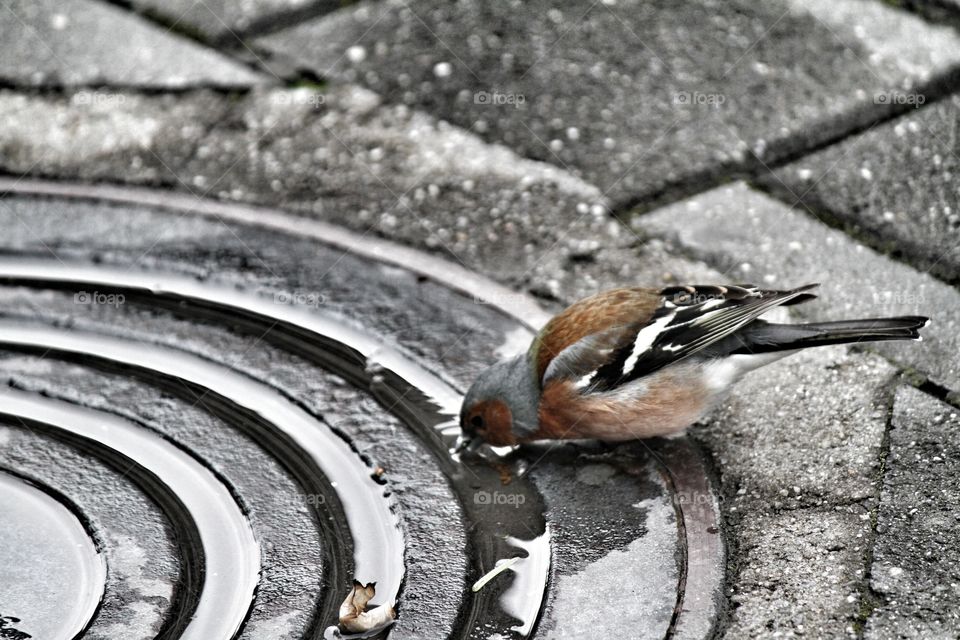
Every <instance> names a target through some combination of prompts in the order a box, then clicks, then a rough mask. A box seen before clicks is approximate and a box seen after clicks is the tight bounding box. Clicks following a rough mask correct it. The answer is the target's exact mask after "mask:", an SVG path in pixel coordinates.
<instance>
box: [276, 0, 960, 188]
mask: <svg viewBox="0 0 960 640" xmlns="http://www.w3.org/2000/svg"><path fill="white" fill-rule="evenodd" d="M257 44H258V45H259V46H261V47H265V48H267V49H269V50H270V51H273V52H276V53H281V54H285V55H287V56H289V57H292V58H294V59H295V60H297V61H298V62H300V63H301V64H305V65H308V66H309V67H310V68H311V69H313V70H314V71H315V72H317V73H319V74H321V75H324V76H328V77H333V78H337V79H340V80H345V81H347V82H355V83H361V84H365V85H366V86H368V87H370V88H372V89H374V90H375V91H377V92H378V93H380V94H381V95H383V96H385V98H386V99H387V100H388V101H391V102H397V103H403V104H408V105H411V106H417V107H419V108H422V109H424V110H426V111H429V112H431V113H433V114H435V115H437V116H438V117H440V118H443V119H446V120H448V121H450V122H454V123H456V124H458V125H460V126H462V127H464V128H466V129H469V130H471V131H473V132H475V133H477V134H479V135H481V136H482V137H484V138H485V139H486V140H489V141H495V142H502V143H504V144H507V145H508V146H510V147H512V148H513V149H515V150H517V151H518V152H519V153H520V154H521V155H524V156H526V157H531V158H534V159H538V160H544V161H547V162H552V163H555V164H558V165H560V166H564V167H570V168H571V170H572V171H574V172H575V173H578V174H579V175H582V176H583V177H585V178H586V179H587V180H589V181H591V182H593V183H594V184H596V185H598V186H599V187H600V189H601V190H602V191H603V192H604V193H605V194H609V195H610V197H611V198H612V199H613V200H614V201H615V202H616V203H618V204H625V203H630V202H634V201H637V200H648V199H651V198H656V197H657V196H659V195H660V194H662V192H663V191H664V190H665V189H669V188H671V186H676V185H681V186H684V185H685V186H686V188H695V186H696V185H697V184H700V183H701V182H702V180H703V179H708V178H713V179H716V178H720V177H722V176H724V175H726V174H728V173H729V172H730V171H733V170H737V169H742V168H744V167H745V166H748V165H750V164H751V160H750V154H751V153H755V154H757V155H758V156H760V157H761V158H763V159H764V161H766V162H769V161H770V160H771V159H775V158H778V157H782V156H783V155H784V154H786V153H791V152H796V151H797V150H799V149H803V148H807V147H808V146H809V145H811V144H816V143H818V142H822V141H824V140H827V139H829V138H830V137H831V136H835V135H837V134H838V133H839V132H841V131H843V130H845V129H846V128H847V127H849V126H850V124H851V123H853V122H866V121H869V120H872V119H873V117H875V116H876V115H877V114H878V113H882V112H885V111H886V110H887V108H888V106H887V105H883V104H876V103H875V102H874V96H875V95H878V94H884V95H885V94H887V93H889V92H890V91H893V90H903V89H905V88H907V87H910V86H912V85H914V84H916V83H918V82H924V81H926V80H927V79H929V78H931V77H933V76H937V75H938V74H940V73H943V72H945V71H947V70H948V69H949V68H950V67H951V66H952V65H955V64H956V63H957V62H960V38H958V36H957V35H956V34H955V33H954V32H952V31H950V30H949V29H947V28H943V27H936V26H932V25H929V24H926V23H924V22H923V21H922V20H921V19H920V18H918V17H916V16H913V15H910V14H908V13H905V12H898V11H896V10H894V9H892V8H890V7H887V6H884V5H883V4H882V3H880V2H875V1H874V0H817V1H816V2H801V1H800V0H786V1H778V2H764V3H756V2H735V3H718V2H714V1H712V0H699V1H695V2H682V3H676V2H668V1H666V0H663V1H661V2H654V3H650V2H641V1H640V0H627V1H621V2H612V1H611V2H597V3H593V4H590V5H581V4H580V3H575V2H563V3H559V4H558V3H554V2H546V1H543V2H535V3H520V2H508V3H487V2H481V1H478V0H472V1H464V2H444V1H441V0H421V1H418V2H405V1H404V0H388V1H386V2H362V3H359V4H358V5H357V6H355V7H349V8H346V9H343V10H341V11H339V12H337V13H335V14H332V15H329V16H325V17H322V18H319V19H316V20H313V21H311V22H308V23H304V24H303V25H299V26H297V27H294V28H292V29H290V30H288V31H282V32H279V33H276V34H273V35H270V36H267V37H265V38H262V39H260V40H258V41H257Z"/></svg>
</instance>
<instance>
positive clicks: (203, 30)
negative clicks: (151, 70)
mask: <svg viewBox="0 0 960 640" xmlns="http://www.w3.org/2000/svg"><path fill="white" fill-rule="evenodd" d="M130 3H131V4H132V5H133V7H134V9H136V10H137V11H140V12H143V13H147V14H150V15H152V16H156V17H159V18H160V19H161V20H162V22H164V23H166V24H172V25H173V28H174V29H187V30H194V31H197V32H199V33H200V34H201V35H202V36H203V37H205V38H208V39H211V40H218V41H223V42H227V43H229V42H231V41H233V42H235V41H236V40H237V39H238V38H239V37H240V36H241V35H243V34H244V33H245V32H246V31H248V30H249V29H251V27H254V26H255V25H257V24H262V23H263V22H265V21H269V20H271V19H276V17H277V16H283V17H287V16H290V15H294V16H295V15H297V14H298V13H300V12H304V11H309V10H311V9H312V8H314V7H320V9H316V10H317V11H320V10H322V8H323V7H329V9H330V10H332V9H335V8H338V7H339V6H340V3H339V2H334V1H333V0H319V1H318V0H240V1H239V2H238V1H237V0H130Z"/></svg>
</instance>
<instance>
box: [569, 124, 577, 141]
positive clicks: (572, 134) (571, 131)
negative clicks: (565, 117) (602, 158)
mask: <svg viewBox="0 0 960 640" xmlns="http://www.w3.org/2000/svg"><path fill="white" fill-rule="evenodd" d="M567 139H568V140H579V139H580V130H579V129H577V128H576V127H567Z"/></svg>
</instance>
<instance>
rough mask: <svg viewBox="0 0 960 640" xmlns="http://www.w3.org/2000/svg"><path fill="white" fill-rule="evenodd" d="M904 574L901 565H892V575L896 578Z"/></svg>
mask: <svg viewBox="0 0 960 640" xmlns="http://www.w3.org/2000/svg"><path fill="white" fill-rule="evenodd" d="M902 574H903V569H901V568H900V567H890V577H892V578H896V577H897V576H900V575H902Z"/></svg>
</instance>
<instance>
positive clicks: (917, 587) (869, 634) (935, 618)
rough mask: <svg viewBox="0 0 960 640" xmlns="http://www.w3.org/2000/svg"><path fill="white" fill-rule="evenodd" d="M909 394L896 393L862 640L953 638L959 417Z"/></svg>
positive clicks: (958, 621)
mask: <svg viewBox="0 0 960 640" xmlns="http://www.w3.org/2000/svg"><path fill="white" fill-rule="evenodd" d="M958 413H960V412H958V410H957V408H956V407H952V406H950V405H947V404H944V403H943V402H940V401H939V400H937V399H936V398H934V397H932V396H929V395H927V394H924V393H921V392H920V391H918V390H916V389H912V388H909V387H901V388H900V389H898V390H897V395H896V402H895V404H894V407H893V423H892V428H891V430H890V455H889V456H888V457H887V460H886V473H885V474H884V480H883V493H882V494H881V503H880V510H879V514H878V518H877V540H876V547H875V549H874V554H873V566H872V568H871V581H870V584H871V586H872V587H873V590H874V592H875V594H876V596H877V603H876V607H875V608H874V609H873V610H872V612H871V615H870V617H869V619H868V621H867V625H866V635H865V637H866V638H868V639H870V640H881V639H886V638H955V637H957V633H958V631H960V550H958V549H957V545H956V536H957V530H958V528H960V507H958V505H960V487H958V485H957V477H960V415H958Z"/></svg>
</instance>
